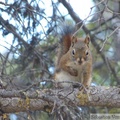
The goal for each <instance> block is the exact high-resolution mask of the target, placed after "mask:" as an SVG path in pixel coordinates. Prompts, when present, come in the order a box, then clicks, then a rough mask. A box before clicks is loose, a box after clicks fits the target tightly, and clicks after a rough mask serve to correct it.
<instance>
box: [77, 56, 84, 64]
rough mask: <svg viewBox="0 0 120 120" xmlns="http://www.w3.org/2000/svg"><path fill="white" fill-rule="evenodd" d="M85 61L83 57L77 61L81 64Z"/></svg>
mask: <svg viewBox="0 0 120 120" xmlns="http://www.w3.org/2000/svg"><path fill="white" fill-rule="evenodd" d="M84 61H85V60H84V58H83V57H81V58H77V62H78V63H79V64H82V63H83V62H84Z"/></svg>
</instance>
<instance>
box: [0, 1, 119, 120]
mask: <svg viewBox="0 0 120 120" xmlns="http://www.w3.org/2000/svg"><path fill="white" fill-rule="evenodd" d="M67 2H68V3H69V5H70V6H71V8H72V9H73V10H74V12H75V13H76V14H74V15H76V16H78V17H79V18H80V20H81V22H80V23H77V20H76V19H73V16H72V11H69V12H68V8H67V6H66V5H65V4H64V2H63V1H62V0H0V66H1V67H0V84H2V85H3V86H4V88H5V89H6V90H11V89H13V88H14V89H17V90H22V89H25V88H26V87H28V86H30V85H32V84H35V83H36V85H34V86H33V87H32V88H30V89H33V90H37V89H44V88H47V87H51V84H49V83H47V82H44V81H42V80H43V79H51V78H52V76H53V74H54V66H55V57H56V49H57V46H58V43H59V38H60V34H59V32H60V30H61V26H62V25H63V23H64V22H65V23H67V24H70V25H74V26H75V25H76V23H77V25H78V24H79V25H80V26H79V29H78V31H77V35H78V37H85V36H86V34H90V36H91V46H90V48H91V50H92V54H93V81H92V84H91V85H94V86H97V85H100V86H119V85H120V1H119V0H84V1H83V0H67ZM83 26H85V28H86V29H85V28H84V27H83ZM79 110H80V111H81V115H83V118H84V119H86V120H87V119H89V118H85V115H86V114H88V113H120V109H118V108H106V107H89V108H88V107H86V108H85V107H84V108H82V107H81V108H80V109H79ZM78 113H79V112H78ZM29 115H31V118H29V117H28V114H27V113H17V114H15V113H14V114H10V115H9V116H10V120H27V119H32V120H52V119H53V118H54V119H56V120H57V117H56V116H55V117H53V116H52V117H50V115H49V114H48V113H47V112H43V111H30V114H29ZM66 120H67V119H66ZM68 120H70V119H68ZM78 120H80V119H78Z"/></svg>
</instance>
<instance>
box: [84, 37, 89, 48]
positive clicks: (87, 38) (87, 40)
mask: <svg viewBox="0 0 120 120" xmlns="http://www.w3.org/2000/svg"><path fill="white" fill-rule="evenodd" d="M84 42H85V43H86V44H87V45H88V46H89V42H90V36H89V35H87V36H86V38H85V40H84Z"/></svg>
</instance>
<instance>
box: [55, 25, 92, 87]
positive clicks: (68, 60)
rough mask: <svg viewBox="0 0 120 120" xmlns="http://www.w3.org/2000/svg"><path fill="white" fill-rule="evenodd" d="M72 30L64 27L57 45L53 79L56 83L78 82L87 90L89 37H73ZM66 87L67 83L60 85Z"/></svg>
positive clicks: (88, 82)
mask: <svg viewBox="0 0 120 120" xmlns="http://www.w3.org/2000/svg"><path fill="white" fill-rule="evenodd" d="M73 34H74V28H70V26H65V28H63V34H62V38H61V41H60V45H59V50H58V55H57V61H56V67H55V68H56V70H55V74H54V79H55V80H56V81H57V82H62V81H68V82H74V81H76V82H80V83H82V85H84V87H85V88H89V86H90V84H91V80H92V54H91V51H90V48H89V43H90V37H89V36H88V35H87V36H86V37H85V38H78V37H76V36H73ZM60 86H62V87H64V86H68V83H67V82H66V83H60Z"/></svg>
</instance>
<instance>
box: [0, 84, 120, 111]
mask: <svg viewBox="0 0 120 120" xmlns="http://www.w3.org/2000/svg"><path fill="white" fill-rule="evenodd" d="M0 96H1V99H0V105H1V106H0V108H1V109H0V110H1V111H2V112H4V113H11V112H13V113H14V112H22V111H27V110H33V111H34V110H44V108H45V106H50V107H53V105H55V106H56V107H58V106H59V107H60V106H62V105H71V106H76V105H77V106H103V107H120V88H117V87H110V88H108V87H102V86H96V87H91V88H90V91H89V92H88V93H87V94H82V93H81V92H80V91H79V90H78V89H77V88H76V89H73V88H69V89H56V90H53V89H46V90H39V91H28V92H21V91H6V90H4V89H0Z"/></svg>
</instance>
